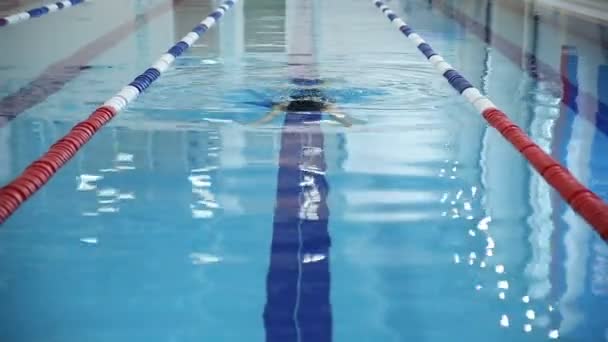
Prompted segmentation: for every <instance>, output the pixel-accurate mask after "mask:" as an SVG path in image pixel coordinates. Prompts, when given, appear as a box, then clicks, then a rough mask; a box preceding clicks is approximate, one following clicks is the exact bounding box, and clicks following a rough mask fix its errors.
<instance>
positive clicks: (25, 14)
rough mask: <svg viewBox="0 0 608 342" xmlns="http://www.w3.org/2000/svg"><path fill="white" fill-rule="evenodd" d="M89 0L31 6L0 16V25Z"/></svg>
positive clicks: (17, 21) (13, 22) (36, 16)
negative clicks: (27, 8)
mask: <svg viewBox="0 0 608 342" xmlns="http://www.w3.org/2000/svg"><path fill="white" fill-rule="evenodd" d="M88 1H90V0H65V1H59V2H55V3H52V4H48V5H44V6H42V7H37V8H32V9H31V10H28V11H23V12H19V13H15V14H11V15H9V16H7V17H4V18H0V27H2V26H8V25H14V24H17V23H21V22H24V21H26V20H29V19H32V18H38V17H41V16H43V15H46V14H49V13H53V12H57V11H60V10H62V9H66V8H70V7H73V6H76V5H79V4H81V3H84V2H88Z"/></svg>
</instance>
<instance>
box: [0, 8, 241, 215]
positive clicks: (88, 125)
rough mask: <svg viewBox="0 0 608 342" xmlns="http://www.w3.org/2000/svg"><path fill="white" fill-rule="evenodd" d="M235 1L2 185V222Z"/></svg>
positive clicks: (0, 193) (211, 14) (204, 22)
mask: <svg viewBox="0 0 608 342" xmlns="http://www.w3.org/2000/svg"><path fill="white" fill-rule="evenodd" d="M66 1H67V0H66ZM72 1H75V0H72ZM79 2H80V1H79ZM236 2H237V0H226V1H225V2H224V3H223V4H222V5H221V6H219V7H218V8H217V9H216V10H215V11H213V12H211V13H210V14H209V15H208V16H207V17H206V18H205V19H204V20H203V21H201V22H200V23H199V24H198V25H196V26H195V27H194V28H193V29H192V31H190V32H189V33H188V34H187V35H186V36H184V37H183V38H182V39H181V40H180V41H179V42H177V43H176V44H175V45H174V46H173V47H171V48H170V49H169V51H167V53H165V54H163V55H162V56H161V57H160V58H159V59H158V60H157V61H156V63H154V64H153V65H152V66H151V67H150V68H148V69H147V70H146V71H145V72H144V73H143V74H141V75H139V76H137V77H136V78H135V79H134V80H133V82H131V83H130V84H129V85H127V86H125V87H124V88H123V89H122V90H121V91H120V92H118V93H117V94H116V95H114V96H113V97H112V98H110V99H109V100H108V101H106V102H105V103H104V105H103V106H101V107H99V108H97V109H96V110H95V111H94V112H93V113H92V114H91V115H90V116H89V117H88V118H87V119H86V120H84V121H82V122H80V123H78V124H77V125H75V126H74V127H73V128H72V129H71V130H70V132H69V133H68V134H66V135H65V136H64V137H63V138H61V139H59V140H58V141H57V142H56V143H55V144H53V145H52V146H51V147H50V148H49V150H48V151H47V152H46V153H45V154H44V155H43V156H42V157H41V158H40V159H38V160H36V161H34V162H33V163H32V164H30V166H28V167H27V168H26V169H25V171H23V173H22V174H21V175H20V176H19V177H17V178H16V179H15V180H13V181H12V182H11V183H9V184H8V185H6V186H5V187H3V188H0V224H2V223H4V221H6V219H7V218H8V217H9V216H10V215H12V214H13V213H14V212H15V210H17V208H18V207H19V206H20V205H21V204H22V203H23V202H25V201H26V200H27V199H28V198H30V197H31V196H32V195H33V194H34V193H35V192H36V191H38V189H40V188H41V187H42V186H43V185H44V184H46V182H48V181H49V179H51V177H52V176H53V175H54V174H55V173H56V172H57V170H59V169H60V168H61V167H62V166H63V165H65V164H66V163H67V162H68V161H69V160H70V159H72V157H74V155H75V154H76V152H77V151H78V150H79V149H80V148H81V147H82V146H83V145H84V144H86V143H87V142H88V141H89V140H90V139H91V137H92V136H93V135H94V134H95V133H96V132H97V131H98V130H100V129H101V127H102V126H103V125H105V124H106V123H107V122H108V121H110V120H111V119H112V118H113V117H114V116H116V115H117V114H118V113H119V112H120V111H121V110H123V109H124V108H125V107H126V106H127V105H128V104H129V103H130V102H131V101H133V100H135V98H137V97H138V96H139V95H140V94H141V93H142V92H143V91H144V90H146V89H147V88H148V87H149V86H150V85H151V84H152V83H153V82H154V81H155V80H157V79H158V78H159V77H160V76H161V75H162V73H163V72H164V71H166V70H167V68H169V66H170V65H171V64H172V63H173V62H174V61H175V58H177V57H178V56H179V55H181V54H182V53H183V52H184V51H186V50H187V49H188V48H189V47H190V46H192V44H194V42H195V41H196V40H198V39H199V38H200V36H201V35H203V34H204V33H205V32H207V30H209V29H210V28H211V27H212V26H213V25H214V24H215V23H216V22H217V21H218V20H219V19H220V18H221V17H222V16H223V15H224V13H226V11H228V10H229V9H230V8H231V7H232V6H234V4H235V3H236Z"/></svg>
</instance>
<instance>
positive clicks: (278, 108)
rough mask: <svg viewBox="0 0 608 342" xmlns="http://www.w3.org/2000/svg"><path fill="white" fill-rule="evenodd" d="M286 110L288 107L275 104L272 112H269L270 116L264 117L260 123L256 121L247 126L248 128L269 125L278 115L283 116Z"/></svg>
mask: <svg viewBox="0 0 608 342" xmlns="http://www.w3.org/2000/svg"><path fill="white" fill-rule="evenodd" d="M285 109H286V105H285V104H282V103H280V104H275V105H273V106H272V108H271V110H270V112H268V114H266V115H265V116H264V117H262V118H261V119H260V120H258V121H254V122H252V123H249V124H247V126H259V125H263V124H265V123H268V122H270V121H272V120H273V119H274V118H275V117H276V116H277V115H279V114H281V113H282V112H284V111H285Z"/></svg>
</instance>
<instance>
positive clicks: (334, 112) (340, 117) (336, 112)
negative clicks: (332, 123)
mask: <svg viewBox="0 0 608 342" xmlns="http://www.w3.org/2000/svg"><path fill="white" fill-rule="evenodd" d="M325 112H326V113H327V114H329V115H331V116H332V118H333V119H334V120H336V121H338V122H339V123H341V124H342V125H343V126H344V127H351V126H352V125H353V122H355V123H357V124H362V123H365V121H362V120H358V119H353V118H352V117H350V116H348V115H347V114H345V113H344V112H342V111H341V110H340V109H339V108H338V107H336V106H335V105H328V106H327V108H325Z"/></svg>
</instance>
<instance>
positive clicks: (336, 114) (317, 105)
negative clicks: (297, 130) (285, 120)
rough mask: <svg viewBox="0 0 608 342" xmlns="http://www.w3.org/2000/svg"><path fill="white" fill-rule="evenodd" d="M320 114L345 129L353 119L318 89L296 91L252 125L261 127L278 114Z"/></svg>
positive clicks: (351, 123) (350, 124)
mask: <svg viewBox="0 0 608 342" xmlns="http://www.w3.org/2000/svg"><path fill="white" fill-rule="evenodd" d="M284 112H288V113H298V112H300V113H301V112H316V113H319V112H322V113H327V114H329V115H331V116H332V118H333V119H334V120H336V121H337V122H339V123H341V124H342V125H344V126H345V127H351V126H352V125H353V119H352V118H350V117H349V116H348V115H346V114H344V113H343V112H342V111H341V110H340V109H339V108H338V107H337V106H336V105H335V104H334V103H333V102H332V101H331V100H330V99H329V98H327V97H325V96H324V95H323V92H322V91H321V90H320V89H318V88H303V89H298V90H297V91H296V92H295V93H294V94H292V95H291V96H290V97H289V99H288V100H287V101H285V102H282V103H278V104H274V105H273V106H272V108H271V110H270V112H269V113H268V114H266V116H264V117H263V118H261V119H260V120H258V121H256V122H254V123H253V124H252V125H261V124H264V123H267V122H269V121H271V120H272V119H274V117H275V116H277V115H279V114H280V113H284Z"/></svg>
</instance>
